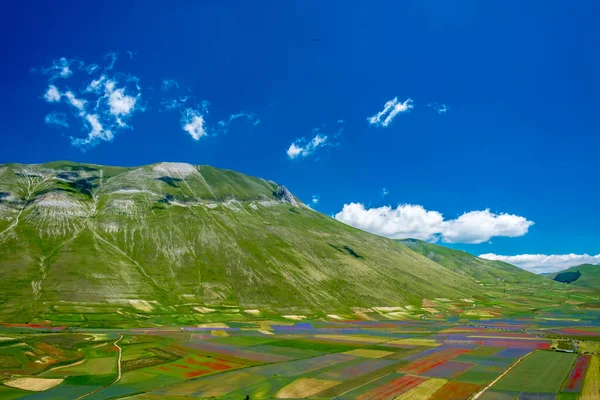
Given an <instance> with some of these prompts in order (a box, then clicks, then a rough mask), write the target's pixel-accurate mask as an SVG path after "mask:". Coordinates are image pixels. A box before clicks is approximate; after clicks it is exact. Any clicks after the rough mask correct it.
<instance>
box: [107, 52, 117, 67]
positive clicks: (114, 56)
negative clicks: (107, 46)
mask: <svg viewBox="0 0 600 400" xmlns="http://www.w3.org/2000/svg"><path fill="white" fill-rule="evenodd" d="M117 58H118V54H117V53H116V52H114V51H113V52H111V53H108V54H107V55H105V56H104V59H105V60H108V65H107V66H106V67H104V69H105V70H106V71H110V70H111V69H113V68H114V67H115V63H116V62H117Z"/></svg>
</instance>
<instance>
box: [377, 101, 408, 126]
mask: <svg viewBox="0 0 600 400" xmlns="http://www.w3.org/2000/svg"><path fill="white" fill-rule="evenodd" d="M411 108H413V101H412V99H410V98H409V99H406V100H404V102H403V103H400V102H398V97H394V98H393V99H392V100H390V101H388V102H386V103H385V105H384V106H383V110H381V111H379V112H378V113H377V114H375V115H373V116H372V117H369V118H367V121H369V123H370V124H371V125H375V126H383V127H386V126H388V125H389V124H390V122H392V120H393V119H394V117H395V116H396V115H398V114H400V113H403V112H406V111H408V110H410V109H411Z"/></svg>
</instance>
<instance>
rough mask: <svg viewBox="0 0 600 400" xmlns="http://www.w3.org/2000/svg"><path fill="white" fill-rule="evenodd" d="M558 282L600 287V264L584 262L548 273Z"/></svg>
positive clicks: (589, 287) (592, 287)
mask: <svg viewBox="0 0 600 400" xmlns="http://www.w3.org/2000/svg"><path fill="white" fill-rule="evenodd" d="M548 277H549V278H551V279H554V280H555V281H557V282H562V283H567V284H568V285H569V286H577V287H582V288H588V289H600V265H593V264H582V265H577V266H575V267H571V268H567V269H565V270H562V271H559V272H555V273H553V274H549V275H548Z"/></svg>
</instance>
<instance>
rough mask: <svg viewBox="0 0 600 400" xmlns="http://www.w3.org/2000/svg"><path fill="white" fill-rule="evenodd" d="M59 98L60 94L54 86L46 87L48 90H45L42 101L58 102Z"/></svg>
mask: <svg viewBox="0 0 600 400" xmlns="http://www.w3.org/2000/svg"><path fill="white" fill-rule="evenodd" d="M60 96H61V95H60V92H59V91H58V88H57V87H56V86H54V85H48V90H46V94H44V99H46V101H47V102H48V103H54V102H56V101H60Z"/></svg>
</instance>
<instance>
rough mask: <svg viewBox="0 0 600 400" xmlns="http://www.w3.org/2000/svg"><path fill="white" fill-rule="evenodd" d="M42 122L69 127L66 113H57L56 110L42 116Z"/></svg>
mask: <svg viewBox="0 0 600 400" xmlns="http://www.w3.org/2000/svg"><path fill="white" fill-rule="evenodd" d="M44 122H45V123H47V124H48V125H58V126H62V127H63V128H68V127H69V123H68V122H67V115H66V114H65V113H59V112H56V111H54V112H51V113H50V114H48V115H46V117H44Z"/></svg>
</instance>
